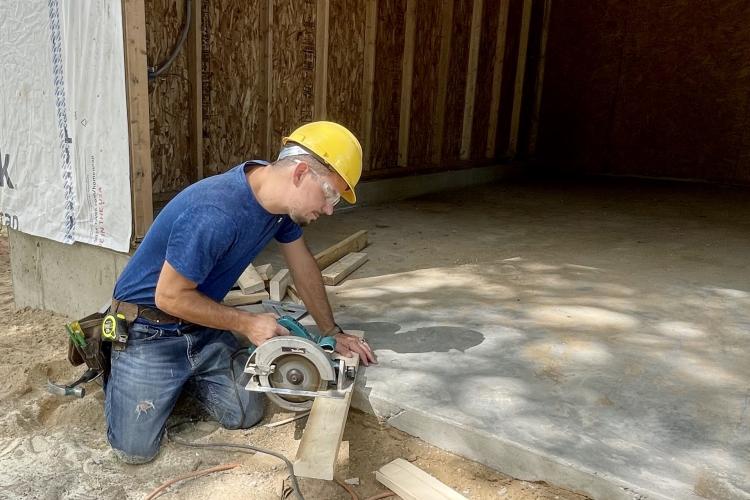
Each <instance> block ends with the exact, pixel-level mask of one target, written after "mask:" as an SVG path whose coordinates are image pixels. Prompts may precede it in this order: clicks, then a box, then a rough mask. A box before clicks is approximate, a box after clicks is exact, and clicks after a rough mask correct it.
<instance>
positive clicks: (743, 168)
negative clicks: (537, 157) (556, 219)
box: [538, 0, 750, 183]
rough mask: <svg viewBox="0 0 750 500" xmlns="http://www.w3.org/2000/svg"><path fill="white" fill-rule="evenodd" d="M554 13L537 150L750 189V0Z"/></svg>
mask: <svg viewBox="0 0 750 500" xmlns="http://www.w3.org/2000/svg"><path fill="white" fill-rule="evenodd" d="M556 7H557V5H555V6H554V7H553V8H552V11H551V21H550V31H549V41H548V45H547V60H546V70H545V76H544V82H545V85H544V93H543V101H542V116H541V121H540V123H541V128H540V142H539V146H538V150H539V151H540V153H543V154H544V158H545V159H547V160H549V163H550V165H555V166H557V167H558V168H564V169H565V170H566V171H574V172H592V173H610V174H625V175H642V176H653V177H671V178H689V179H707V180H714V181H727V182H740V183H750V25H748V23H747V20H748V19H750V2H747V1H730V0H723V1H709V2H705V1H698V0H689V1H675V0H668V1H661V2H645V1H636V2H632V1H624V0H603V1H598V2H591V1H587V0H570V1H568V2H566V3H565V6H564V8H559V9H558V8H556Z"/></svg>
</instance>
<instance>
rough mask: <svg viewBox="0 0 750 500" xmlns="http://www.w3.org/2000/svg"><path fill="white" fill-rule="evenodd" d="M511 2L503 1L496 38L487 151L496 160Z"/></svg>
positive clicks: (487, 154)
mask: <svg viewBox="0 0 750 500" xmlns="http://www.w3.org/2000/svg"><path fill="white" fill-rule="evenodd" d="M509 6H510V0H501V3H500V14H499V18H500V19H499V20H498V23H497V34H496V38H495V60H494V63H493V69H492V101H491V102H490V123H489V126H488V127H487V150H486V152H485V156H486V157H487V158H494V156H495V151H496V143H497V122H498V119H499V117H500V116H499V115H500V95H501V94H500V91H501V90H502V85H503V62H504V61H505V40H506V38H507V33H508V11H509V10H510V9H509Z"/></svg>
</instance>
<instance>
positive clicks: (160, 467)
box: [0, 234, 585, 500]
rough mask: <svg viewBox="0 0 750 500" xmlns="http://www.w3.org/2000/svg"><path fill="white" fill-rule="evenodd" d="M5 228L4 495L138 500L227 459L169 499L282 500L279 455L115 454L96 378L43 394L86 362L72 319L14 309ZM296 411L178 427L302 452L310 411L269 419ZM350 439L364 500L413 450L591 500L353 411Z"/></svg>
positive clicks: (502, 480) (319, 491) (432, 469)
mask: <svg viewBox="0 0 750 500" xmlns="http://www.w3.org/2000/svg"><path fill="white" fill-rule="evenodd" d="M9 267H10V264H9V259H8V244H7V238H6V236H5V234H2V235H0V331H2V337H1V338H0V378H2V380H4V383H3V384H0V498H2V499H6V498H7V499H16V498H23V499H37V498H38V499H45V500H53V499H136V498H138V499H140V498H144V497H145V496H146V495H147V494H148V493H149V492H150V491H151V490H153V489H154V488H155V487H157V486H158V485H159V484H161V483H163V482H164V481H167V480H169V479H172V478H174V477H177V476H179V475H181V474H184V473H186V472H189V471H193V470H196V469H203V468H207V467H211V466H214V465H218V464H223V463H239V464H240V466H239V467H237V468H235V469H232V470H229V471H225V472H220V473H216V474H213V475H210V476H206V477H203V478H200V479H195V480H190V481H186V482H182V483H179V484H177V485H175V486H173V487H171V488H170V489H169V490H167V492H165V493H164V494H163V495H162V498H180V499H232V498H236V499H240V498H243V499H244V498H252V499H276V498H279V489H280V485H281V483H282V481H283V479H284V478H285V477H286V475H287V474H286V471H285V467H284V466H283V464H282V463H281V462H280V461H279V460H277V459H276V458H273V457H268V456H264V455H248V454H241V453H235V452H226V451H216V450H202V449H194V448H186V447H183V446H180V445H177V444H175V443H166V444H165V445H164V446H163V448H162V451H161V453H160V455H159V456H158V457H157V459H156V460H155V461H154V462H152V463H151V464H148V465H141V466H131V465H124V464H122V463H120V462H118V461H117V459H116V458H115V456H114V455H113V453H112V451H111V450H110V448H109V445H108V444H107V441H106V438H105V431H106V429H105V424H104V419H103V394H102V390H101V388H100V387H98V386H96V385H95V384H89V387H88V388H87V392H88V393H87V395H86V397H84V398H83V399H74V398H61V397H58V396H53V395H50V394H48V393H47V392H46V391H45V384H46V381H47V379H48V378H50V379H53V380H60V381H64V380H71V379H73V378H74V377H75V376H77V375H78V374H79V373H80V372H81V371H82V370H81V369H80V368H77V369H74V368H72V367H71V366H69V365H68V363H67V361H66V359H65V342H64V340H65V336H64V330H63V328H62V325H63V323H64V322H65V321H67V320H68V319H67V318H65V317H63V316H60V315H56V314H51V313H47V312H44V311H39V310H31V309H22V310H15V308H14V305H13V290H12V285H11V277H10V269H9ZM178 406H180V408H179V409H178V410H177V412H176V413H177V415H176V417H175V421H179V419H182V420H185V419H187V418H189V417H191V416H194V415H193V414H192V413H191V408H190V406H189V403H185V402H183V403H182V404H180V405H178ZM289 416H291V414H289V413H285V412H283V411H280V410H278V409H277V408H275V407H273V406H271V405H269V407H268V408H267V412H266V417H265V419H264V421H263V423H262V424H261V425H260V426H258V427H256V428H254V429H250V430H246V431H227V430H224V429H222V428H220V427H218V426H217V424H215V423H214V422H210V421H201V422H199V423H197V424H188V425H186V426H183V427H182V428H180V430H179V434H178V435H179V437H181V438H182V439H184V440H191V441H192V440H198V441H199V442H206V443H208V442H211V443H216V442H231V443H238V444H248V443H252V444H255V445H258V446H262V447H266V448H270V449H273V450H276V451H278V452H281V453H283V454H284V455H286V456H287V457H294V454H295V452H296V448H297V445H298V443H299V439H300V437H301V434H302V430H303V428H304V419H301V420H298V421H296V422H294V423H291V424H287V425H283V426H280V427H276V428H266V427H263V426H262V425H263V424H265V423H268V422H271V421H279V420H282V419H284V418H287V417H289ZM344 440H345V441H348V442H349V444H350V448H349V454H348V458H347V457H346V456H345V454H344V456H343V457H341V459H340V464H339V468H338V471H337V475H338V477H339V478H341V479H342V480H343V479H349V478H358V479H359V481H360V484H359V485H357V486H354V487H353V488H354V489H355V490H356V492H357V494H358V495H359V496H360V497H361V498H365V497H368V496H371V495H374V494H376V493H378V492H382V491H384V490H385V489H384V487H383V486H382V485H380V484H379V483H378V482H376V481H375V476H374V471H375V470H377V469H378V468H379V467H381V466H382V465H384V464H386V463H388V462H389V461H391V460H393V459H395V458H399V457H402V458H405V459H407V460H409V461H411V462H413V463H414V464H415V465H417V466H419V467H421V468H422V469H424V470H426V471H427V472H429V473H430V474H432V475H434V476H435V477H437V478H438V479H440V480H441V481H443V482H444V483H446V484H448V485H450V486H451V487H453V488H455V489H456V490H458V491H459V492H461V493H462V494H464V495H465V496H466V497H468V498H472V499H494V498H509V499H519V500H521V499H524V500H525V499H568V500H579V499H580V500H582V499H584V498H585V497H584V496H581V495H578V494H576V493H572V492H569V491H567V490H563V489H559V488H555V487H551V486H548V485H546V484H544V483H530V482H526V481H520V480H516V479H513V478H511V477H509V476H506V475H503V474H501V473H499V472H496V471H494V470H491V469H489V468H487V467H485V466H483V465H481V464H478V463H476V462H472V461H470V460H466V459H463V458H461V457H458V456H456V455H453V454H450V453H446V452H444V451H442V450H440V449H438V448H435V447H433V446H430V445H428V444H426V443H424V442H422V441H421V440H419V439H416V438H413V437H411V436H409V435H407V434H404V433H402V432H399V431H397V430H395V429H392V428H390V427H387V426H384V425H381V423H380V422H378V420H377V419H376V418H375V417H372V416H370V415H366V414H363V413H360V412H356V411H354V410H352V412H351V413H350V416H349V420H348V423H347V427H346V431H345V434H344ZM301 484H302V486H301V487H302V492H303V494H304V495H305V498H307V499H308V500H310V499H348V498H350V496H349V494H347V493H346V492H345V491H344V490H343V489H342V488H341V487H340V486H338V485H337V484H335V483H333V482H327V481H318V480H302V482H301Z"/></svg>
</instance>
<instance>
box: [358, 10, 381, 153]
mask: <svg viewBox="0 0 750 500" xmlns="http://www.w3.org/2000/svg"><path fill="white" fill-rule="evenodd" d="M365 9H366V11H365V60H364V79H363V85H362V100H363V102H364V106H363V112H362V133H363V135H364V143H363V148H364V152H363V156H364V159H363V160H364V163H365V165H366V166H369V165H370V154H371V152H372V110H373V90H374V87H375V39H376V38H377V28H378V0H367V3H366V4H365Z"/></svg>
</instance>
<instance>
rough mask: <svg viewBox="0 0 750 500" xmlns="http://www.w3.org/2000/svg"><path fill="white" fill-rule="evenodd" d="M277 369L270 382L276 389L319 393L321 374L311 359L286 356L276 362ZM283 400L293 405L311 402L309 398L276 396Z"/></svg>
mask: <svg viewBox="0 0 750 500" xmlns="http://www.w3.org/2000/svg"><path fill="white" fill-rule="evenodd" d="M274 365H276V368H275V370H274V372H273V373H272V374H271V376H269V377H268V382H269V383H270V385H271V387H273V388H276V389H290V390H297V391H317V390H318V388H319V387H320V374H319V373H318V369H317V368H316V367H315V364H313V363H312V362H311V361H310V360H309V359H307V358H305V357H304V356H301V355H299V354H286V355H284V356H280V357H278V358H277V359H276V360H274ZM276 396H278V397H279V398H281V399H284V400H286V401H289V402H292V403H301V402H303V401H309V400H311V399H312V398H310V397H307V396H292V395H289V394H276Z"/></svg>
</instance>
